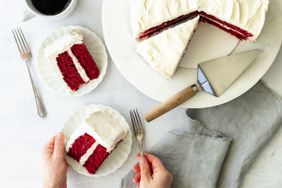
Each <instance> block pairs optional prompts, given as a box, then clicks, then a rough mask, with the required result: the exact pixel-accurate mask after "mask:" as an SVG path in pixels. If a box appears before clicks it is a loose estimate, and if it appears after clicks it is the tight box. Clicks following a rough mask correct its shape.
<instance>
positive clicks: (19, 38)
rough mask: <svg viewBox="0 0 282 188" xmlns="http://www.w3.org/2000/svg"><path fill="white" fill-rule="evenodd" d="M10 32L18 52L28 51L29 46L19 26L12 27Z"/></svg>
mask: <svg viewBox="0 0 282 188" xmlns="http://www.w3.org/2000/svg"><path fill="white" fill-rule="evenodd" d="M12 32H13V36H14V39H15V41H16V44H17V47H18V50H19V52H20V54H27V53H30V49H29V46H28V44H27V41H26V38H25V36H24V34H23V32H22V30H21V28H19V27H17V28H14V29H12Z"/></svg>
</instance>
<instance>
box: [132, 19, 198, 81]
mask: <svg viewBox="0 0 282 188" xmlns="http://www.w3.org/2000/svg"><path fill="white" fill-rule="evenodd" d="M198 22H199V16H197V17H195V18H193V19H192V20H189V21H186V22H184V23H182V24H179V25H177V26H175V27H172V28H169V29H167V30H165V31H163V32H161V33H160V34H157V35H155V36H152V37H150V38H149V39H146V40H144V41H141V42H140V43H139V44H138V45H137V47H136V50H137V52H138V54H140V55H141V56H142V57H143V58H144V60H145V61H146V62H148V63H149V64H150V65H151V66H152V67H153V68H154V69H155V70H156V71H157V72H158V73H160V74H161V75H163V76H164V77H165V78H169V79H170V78H172V76H173V75H174V73H175V71H176V69H177V67H178V65H179V63H180V61H181V59H182V57H183V55H184V53H185V51H186V49H187V46H188V43H189V41H190V39H191V37H192V35H193V33H194V31H195V29H196V28H197V26H198Z"/></svg>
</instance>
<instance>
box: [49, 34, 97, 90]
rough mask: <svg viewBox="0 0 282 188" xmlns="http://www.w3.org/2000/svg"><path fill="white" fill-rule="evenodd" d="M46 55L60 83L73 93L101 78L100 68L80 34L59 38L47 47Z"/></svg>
mask: <svg viewBox="0 0 282 188" xmlns="http://www.w3.org/2000/svg"><path fill="white" fill-rule="evenodd" d="M45 55H46V57H47V58H48V60H49V62H50V65H51V66H52V68H53V70H54V71H55V74H56V76H57V77H58V81H59V82H61V84H63V85H66V86H68V87H69V88H70V89H71V90H72V91H77V90H78V89H79V88H80V87H81V85H82V84H85V83H88V82H89V81H90V80H93V79H96V78H98V77H99V68H98V66H97V65H96V62H95V61H94V59H93V58H92V56H91V54H90V53H89V51H88V49H87V47H86V46H85V44H84V43H83V36H82V35H81V34H80V33H79V32H76V31H71V32H70V33H66V34H64V35H62V36H60V37H58V39H56V40H55V41H53V42H52V43H51V44H50V45H48V46H46V48H45Z"/></svg>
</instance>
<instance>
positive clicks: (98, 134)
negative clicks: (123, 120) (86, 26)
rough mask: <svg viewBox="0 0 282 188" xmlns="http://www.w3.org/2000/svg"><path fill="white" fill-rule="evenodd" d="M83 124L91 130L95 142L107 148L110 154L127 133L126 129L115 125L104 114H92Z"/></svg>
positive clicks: (111, 119) (109, 117) (108, 116)
mask: <svg viewBox="0 0 282 188" xmlns="http://www.w3.org/2000/svg"><path fill="white" fill-rule="evenodd" d="M84 123H85V124H86V126H88V127H90V128H91V129H92V135H93V137H94V138H95V140H96V141H97V142H98V143H100V144H101V145H102V146H104V147H105V148H107V151H108V152H111V151H112V150H113V149H114V148H115V147H116V145H117V144H118V142H120V141H121V140H122V139H123V138H125V136H126V135H127V133H128V129H127V128H126V127H124V126H120V125H117V124H116V122H115V121H114V119H113V118H112V117H111V116H110V115H108V114H107V113H105V112H100V111H98V112H94V113H93V114H91V115H90V116H89V117H88V118H87V119H86V120H85V122H84Z"/></svg>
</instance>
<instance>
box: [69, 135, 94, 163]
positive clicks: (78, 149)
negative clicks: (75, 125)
mask: <svg viewBox="0 0 282 188" xmlns="http://www.w3.org/2000/svg"><path fill="white" fill-rule="evenodd" d="M94 143H95V139H94V138H93V137H92V136H90V135H89V134H87V133H85V134H84V135H82V136H80V137H78V138H77V139H76V140H75V141H74V143H73V144H72V147H71V148H70V150H69V152H68V156H70V157H71V158H73V159H75V160H76V161H78V162H79V160H80V158H81V156H83V155H84V154H85V153H86V151H87V150H88V149H89V148H90V147H91V146H92V145H93V144H94Z"/></svg>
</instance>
